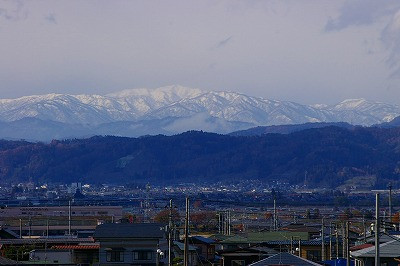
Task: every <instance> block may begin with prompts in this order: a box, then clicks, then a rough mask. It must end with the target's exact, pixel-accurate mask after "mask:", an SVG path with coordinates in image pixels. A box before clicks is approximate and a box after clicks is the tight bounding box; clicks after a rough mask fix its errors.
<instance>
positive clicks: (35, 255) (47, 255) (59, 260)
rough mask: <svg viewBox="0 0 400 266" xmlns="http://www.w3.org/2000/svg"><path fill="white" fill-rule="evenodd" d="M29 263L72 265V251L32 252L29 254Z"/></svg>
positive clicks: (42, 250)
mask: <svg viewBox="0 0 400 266" xmlns="http://www.w3.org/2000/svg"><path fill="white" fill-rule="evenodd" d="M29 261H30V262H35V263H40V264H63V265H68V264H70V265H72V264H73V261H72V251H71V250H51V249H49V250H44V249H41V250H36V249H34V250H32V251H30V252H29Z"/></svg>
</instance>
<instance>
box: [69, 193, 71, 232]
mask: <svg viewBox="0 0 400 266" xmlns="http://www.w3.org/2000/svg"><path fill="white" fill-rule="evenodd" d="M68 235H69V236H71V200H69V201H68Z"/></svg>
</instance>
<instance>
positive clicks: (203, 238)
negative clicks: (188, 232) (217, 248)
mask: <svg viewBox="0 0 400 266" xmlns="http://www.w3.org/2000/svg"><path fill="white" fill-rule="evenodd" d="M191 239H195V240H198V241H200V242H204V243H207V244H214V243H215V241H214V240H212V239H211V238H207V237H203V236H192V237H191Z"/></svg>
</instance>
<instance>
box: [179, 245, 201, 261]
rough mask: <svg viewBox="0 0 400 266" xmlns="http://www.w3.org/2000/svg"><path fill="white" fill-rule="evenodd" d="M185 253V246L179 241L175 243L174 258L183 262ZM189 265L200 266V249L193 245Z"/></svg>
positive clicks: (190, 248)
mask: <svg viewBox="0 0 400 266" xmlns="http://www.w3.org/2000/svg"><path fill="white" fill-rule="evenodd" d="M184 252H185V244H184V243H182V242H179V241H174V258H179V259H178V260H179V261H183V257H184ZM188 257H189V265H191V266H197V265H200V262H199V256H198V248H197V247H195V246H192V245H189V256H188Z"/></svg>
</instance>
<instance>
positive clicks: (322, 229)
mask: <svg viewBox="0 0 400 266" xmlns="http://www.w3.org/2000/svg"><path fill="white" fill-rule="evenodd" d="M321 223H322V227H321V255H322V256H321V260H322V261H324V260H325V232H324V218H323V217H322V220H321Z"/></svg>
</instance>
